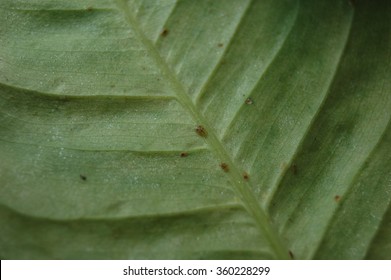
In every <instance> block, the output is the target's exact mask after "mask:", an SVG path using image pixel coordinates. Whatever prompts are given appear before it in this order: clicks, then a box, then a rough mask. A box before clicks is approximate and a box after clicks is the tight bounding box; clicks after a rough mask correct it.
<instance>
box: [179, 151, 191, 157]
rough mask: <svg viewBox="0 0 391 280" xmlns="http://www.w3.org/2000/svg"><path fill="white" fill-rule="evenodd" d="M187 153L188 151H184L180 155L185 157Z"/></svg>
mask: <svg viewBox="0 0 391 280" xmlns="http://www.w3.org/2000/svg"><path fill="white" fill-rule="evenodd" d="M188 155H189V154H188V153H186V152H182V153H181V157H187V156H188Z"/></svg>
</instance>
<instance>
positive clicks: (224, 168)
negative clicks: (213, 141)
mask: <svg viewBox="0 0 391 280" xmlns="http://www.w3.org/2000/svg"><path fill="white" fill-rule="evenodd" d="M220 167H221V169H223V170H224V172H228V171H229V166H228V164H226V163H225V162H222V163H220Z"/></svg>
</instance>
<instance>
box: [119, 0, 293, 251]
mask: <svg viewBox="0 0 391 280" xmlns="http://www.w3.org/2000/svg"><path fill="white" fill-rule="evenodd" d="M115 3H116V5H117V7H118V8H119V10H122V12H123V13H124V17H125V19H126V21H127V23H128V24H129V25H130V27H131V28H132V31H133V32H134V33H135V35H136V37H138V39H139V40H140V42H141V43H142V44H143V45H144V47H145V48H146V50H147V52H148V53H149V55H151V57H152V59H153V60H154V61H155V63H156V65H157V67H158V68H159V69H160V70H161V74H162V76H163V78H165V79H166V81H168V82H169V84H170V85H171V87H172V89H173V91H174V92H175V94H176V98H177V100H178V102H179V103H180V104H181V105H182V106H183V107H184V108H186V109H187V110H188V111H189V112H190V114H191V116H192V118H193V119H194V121H195V122H196V123H197V124H199V125H202V126H203V127H204V128H205V129H206V131H207V132H208V136H207V137H206V138H205V141H206V142H207V144H208V145H209V146H210V147H211V148H212V149H211V150H212V151H213V152H215V155H216V156H217V158H218V159H219V160H220V161H221V162H224V163H226V164H228V166H229V167H230V169H229V176H230V177H231V181H232V183H233V186H234V191H235V193H236V194H237V196H238V197H239V198H240V200H241V201H242V203H243V206H244V208H245V209H246V210H247V212H248V213H249V215H250V216H251V217H252V218H253V219H254V221H255V224H256V225H257V227H258V228H259V230H260V231H261V232H262V234H263V236H264V237H265V238H266V239H267V240H268V242H269V245H270V247H271V248H272V249H273V250H274V253H275V255H276V257H278V258H280V259H289V255H288V250H287V249H286V248H285V246H284V245H283V243H282V241H281V240H280V237H279V235H278V234H277V232H276V231H275V230H274V229H273V226H272V224H271V222H270V219H269V217H268V215H267V214H266V212H265V211H264V210H263V209H262V208H261V206H260V205H259V203H258V201H257V200H256V199H255V196H254V194H253V193H252V191H251V187H250V184H249V182H246V181H244V179H243V178H242V175H241V172H240V171H239V168H238V167H237V166H236V164H235V163H234V161H233V160H232V158H231V157H230V155H229V154H228V153H227V151H226V149H225V148H224V146H223V145H222V143H221V142H220V141H219V140H218V138H217V136H216V134H215V132H214V130H213V129H212V126H210V125H209V123H208V121H207V120H206V118H205V117H204V116H203V115H202V114H201V113H200V112H199V111H198V110H197V109H196V107H195V106H194V104H193V102H192V100H191V99H190V97H189V95H188V94H187V92H186V90H185V88H184V86H183V85H182V83H181V82H180V81H179V80H178V79H177V77H176V75H175V74H174V73H173V72H172V71H171V69H170V68H169V66H168V65H167V63H166V62H165V61H164V59H163V58H162V57H161V56H160V54H159V52H158V50H157V49H156V48H155V46H154V45H153V43H152V42H151V41H150V40H149V39H147V37H146V36H145V35H144V33H143V32H142V30H141V28H140V26H139V24H138V22H137V21H136V20H135V18H134V17H133V15H132V14H131V12H130V10H129V7H128V5H127V3H126V1H125V0H115Z"/></svg>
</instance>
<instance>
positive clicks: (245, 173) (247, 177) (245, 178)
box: [243, 171, 249, 181]
mask: <svg viewBox="0 0 391 280" xmlns="http://www.w3.org/2000/svg"><path fill="white" fill-rule="evenodd" d="M243 179H244V180H246V181H247V180H248V179H249V176H248V173H247V172H246V171H245V172H243Z"/></svg>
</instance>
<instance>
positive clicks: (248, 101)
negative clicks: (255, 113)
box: [244, 97, 253, 105]
mask: <svg viewBox="0 0 391 280" xmlns="http://www.w3.org/2000/svg"><path fill="white" fill-rule="evenodd" d="M244 103H246V104H247V105H251V104H253V100H252V99H251V98H250V97H249V98H247V99H246V101H244Z"/></svg>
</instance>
